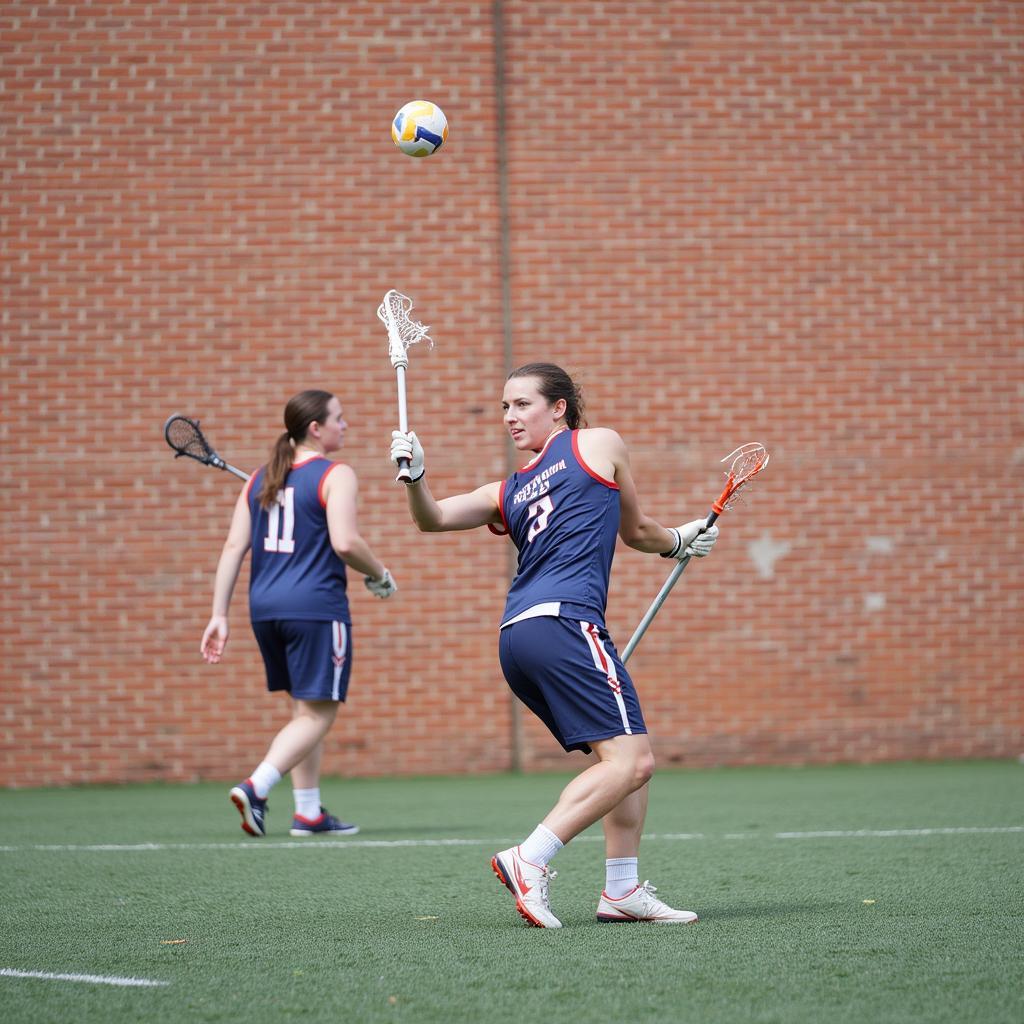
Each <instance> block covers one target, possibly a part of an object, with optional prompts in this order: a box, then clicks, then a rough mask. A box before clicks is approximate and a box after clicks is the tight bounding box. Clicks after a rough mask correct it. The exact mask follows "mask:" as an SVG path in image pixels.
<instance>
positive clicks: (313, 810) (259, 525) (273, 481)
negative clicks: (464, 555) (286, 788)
mask: <svg viewBox="0 0 1024 1024" xmlns="http://www.w3.org/2000/svg"><path fill="white" fill-rule="evenodd" d="M284 423H285V426H286V427H287V430H286V431H285V432H284V433H283V434H281V436H280V437H279V438H278V439H277V443H276V444H275V445H274V449H273V452H272V453H271V457H270V462H269V463H268V464H267V465H266V466H263V467H262V468H261V469H259V470H258V471H257V472H256V473H255V474H253V476H252V478H251V479H250V480H249V482H248V483H247V484H246V485H245V487H244V488H243V490H242V493H241V494H240V495H239V496H238V501H237V502H236V504H235V511H234V516H233V517H232V520H231V528H230V530H229V532H228V538H227V541H226V542H225V544H224V550H223V551H222V552H221V556H220V561H219V563H218V564H217V576H216V581H215V583H214V590H213V614H212V616H211V618H210V622H209V624H208V625H207V627H206V629H205V631H204V632H203V639H202V643H201V645H200V650H201V653H202V655H203V657H204V658H205V659H206V661H207V662H209V663H211V664H216V663H217V662H219V661H220V659H221V656H222V655H223V653H224V648H225V645H226V644H227V641H228V606H229V605H230V603H231V595H232V592H233V591H234V587H235V583H236V581H237V579H238V571H239V569H240V568H241V565H242V560H243V559H244V558H245V555H246V552H247V551H249V550H250V549H251V550H252V570H251V574H250V582H249V612H250V617H251V619H252V628H253V632H254V633H255V634H256V642H257V643H258V644H259V648H260V652H261V653H262V655H263V661H264V664H265V665H266V670H267V689H269V690H285V691H286V692H287V693H288V694H289V695H290V696H291V699H292V718H291V721H290V722H289V723H288V724H287V725H286V726H284V728H283V729H281V731H280V732H279V733H278V734H277V735H276V736H275V737H274V740H273V742H272V743H271V745H270V749H269V750H268V751H267V754H266V756H265V757H264V759H263V760H262V761H261V762H260V764H259V765H258V766H257V767H256V770H255V771H254V772H253V773H252V775H250V776H249V778H247V779H246V780H245V781H244V782H241V783H239V784H238V785H237V786H235V787H234V788H233V789H232V790H231V794H230V795H231V800H232V802H233V803H234V804H235V806H236V807H237V808H238V810H239V812H240V814H241V815H242V828H243V829H244V830H245V831H246V832H248V833H249V835H252V836H264V835H266V831H267V821H266V814H267V795H268V794H269V793H270V790H271V789H272V788H273V787H274V785H275V784H276V783H278V782H279V781H280V780H281V776H282V775H284V774H285V773H286V772H291V775H292V785H293V787H294V795H295V816H294V818H293V819H292V827H291V835H293V836H311V835H352V834H354V833H356V832H358V831H359V829H358V827H357V826H356V825H349V824H346V823H345V822H343V821H339V820H338V819H337V818H335V817H334V816H333V815H332V814H329V813H328V812H327V811H326V810H325V809H324V808H323V807H322V806H321V804H320V759H321V755H322V753H323V743H324V737H325V736H326V735H327V732H328V730H329V729H330V728H331V725H332V724H333V722H334V719H335V716H336V715H337V712H338V704H339V702H342V701H344V700H345V695H346V692H347V690H348V682H349V674H350V672H351V669H352V636H351V630H352V626H351V621H352V620H351V618H350V616H349V606H348V595H347V576H346V571H345V567H346V565H350V566H351V567H352V568H353V569H355V570H356V571H358V572H361V573H364V574H365V577H366V578H365V581H364V582H365V583H366V586H367V588H368V589H369V590H370V592H371V593H373V594H375V595H376V596H377V597H381V598H386V597H390V596H391V595H392V594H393V593H394V592H395V589H396V587H395V582H394V580H393V579H392V578H391V574H390V573H389V572H388V570H387V568H386V567H385V566H384V564H383V563H382V562H381V561H380V559H379V558H378V557H377V556H376V555H375V554H374V553H373V551H372V550H371V549H370V546H369V545H368V544H367V543H366V541H365V540H363V538H362V536H360V534H359V530H358V527H357V525H356V492H357V483H356V475H355V473H354V472H353V471H352V469H351V468H350V467H349V466H347V465H345V464H344V463H341V462H333V461H331V460H330V459H328V458H327V456H328V455H329V454H330V453H331V452H335V451H337V450H338V449H339V448H341V446H342V441H343V438H344V436H345V429H346V426H347V424H346V423H345V421H344V419H342V414H341V403H340V402H339V401H338V399H337V398H335V397H334V395H332V394H330V393H329V392H327V391H303V392H301V393H300V394H298V395H295V396H294V397H293V398H292V399H291V400H290V401H289V402H288V404H287V406H285V410H284Z"/></svg>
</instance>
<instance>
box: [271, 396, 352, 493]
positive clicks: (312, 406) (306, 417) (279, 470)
mask: <svg viewBox="0 0 1024 1024" xmlns="http://www.w3.org/2000/svg"><path fill="white" fill-rule="evenodd" d="M333 397H334V395H332V394H331V393H330V391H300V392H299V393H298V394H297V395H293V396H292V397H291V398H289V399H288V404H287V405H286V406H285V407H284V425H285V427H287V429H286V430H285V432H284V433H283V434H282V435H281V436H280V437H279V438H278V439H277V442H276V443H275V444H274V447H273V450H272V451H271V453H270V461H269V462H268V463H267V471H266V473H264V475H263V486H262V488H261V489H260V506H261V507H262V508H270V506H271V505H273V504H274V502H275V501H277V493H278V491H280V490H281V488H282V487H284V482H285V480H287V479H288V474H289V472H291V468H292V463H293V462H294V461H295V445H297V444H299V443H300V442H302V441H304V440H305V439H306V434H307V433H308V432H309V425H310V424H311V423H323V422H324V421H325V420H326V419H327V406H328V405H329V404H330V401H331V399H332V398H333Z"/></svg>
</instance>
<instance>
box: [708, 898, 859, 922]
mask: <svg viewBox="0 0 1024 1024" xmlns="http://www.w3.org/2000/svg"><path fill="white" fill-rule="evenodd" d="M843 906H845V904H843V903H840V902H838V901H837V900H818V901H815V902H809V901H808V902H804V903H793V902H786V903H733V904H730V905H728V906H721V907H715V906H710V907H708V906H705V908H704V909H702V910H698V911H697V912H698V913H699V914H700V919H701V921H705V922H711V921H722V920H725V919H727V918H731V917H789V916H791V915H793V914H820V913H821V912H822V911H829V910H838V909H840V908H841V907H843Z"/></svg>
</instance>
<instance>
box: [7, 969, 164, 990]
mask: <svg viewBox="0 0 1024 1024" xmlns="http://www.w3.org/2000/svg"><path fill="white" fill-rule="evenodd" d="M0 978H37V979H39V980H41V981H84V982H87V983H88V984H90V985H117V986H120V987H121V988H164V987H166V986H167V985H170V982H169V981H154V980H153V979H152V978H118V977H117V976H116V975H106V974H50V973H49V971H16V970H15V969H14V968H13V967H0Z"/></svg>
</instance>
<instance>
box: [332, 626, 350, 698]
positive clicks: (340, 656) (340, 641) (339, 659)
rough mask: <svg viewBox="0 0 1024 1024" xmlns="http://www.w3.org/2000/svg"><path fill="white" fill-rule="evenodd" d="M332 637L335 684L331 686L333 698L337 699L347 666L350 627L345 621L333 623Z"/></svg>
mask: <svg viewBox="0 0 1024 1024" xmlns="http://www.w3.org/2000/svg"><path fill="white" fill-rule="evenodd" d="M331 638H332V640H333V642H334V685H333V686H332V687H331V700H337V699H338V692H339V691H340V689H341V672H342V669H343V668H344V667H345V654H346V653H347V651H348V628H347V627H346V625H345V623H344V622H332V623H331Z"/></svg>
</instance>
